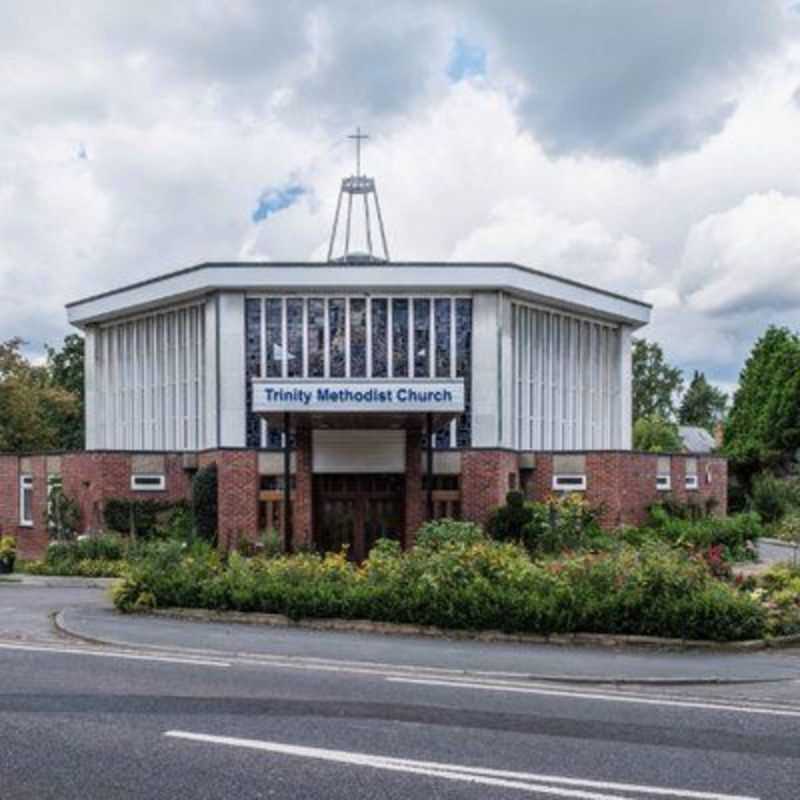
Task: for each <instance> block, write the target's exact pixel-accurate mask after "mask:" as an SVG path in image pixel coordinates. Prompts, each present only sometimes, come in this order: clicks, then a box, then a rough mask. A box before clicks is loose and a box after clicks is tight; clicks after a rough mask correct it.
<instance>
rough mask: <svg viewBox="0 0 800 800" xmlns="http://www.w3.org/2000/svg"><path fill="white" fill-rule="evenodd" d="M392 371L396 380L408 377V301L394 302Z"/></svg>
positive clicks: (399, 300) (397, 300)
mask: <svg viewBox="0 0 800 800" xmlns="http://www.w3.org/2000/svg"><path fill="white" fill-rule="evenodd" d="M392 370H393V375H394V377H395V378H407V377H408V300H405V299H395V300H392Z"/></svg>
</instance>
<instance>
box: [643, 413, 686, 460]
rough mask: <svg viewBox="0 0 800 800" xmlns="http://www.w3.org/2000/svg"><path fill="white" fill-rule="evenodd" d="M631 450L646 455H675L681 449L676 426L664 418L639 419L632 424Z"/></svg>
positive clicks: (681, 443)
mask: <svg viewBox="0 0 800 800" xmlns="http://www.w3.org/2000/svg"><path fill="white" fill-rule="evenodd" d="M633 448H634V450H644V451H646V452H648V453H677V452H679V451H680V450H682V449H683V442H682V441H681V437H680V436H679V435H678V426H677V425H676V424H675V423H674V422H670V421H669V420H668V419H664V417H659V416H658V415H653V416H649V417H639V419H637V420H636V422H635V423H634V424H633Z"/></svg>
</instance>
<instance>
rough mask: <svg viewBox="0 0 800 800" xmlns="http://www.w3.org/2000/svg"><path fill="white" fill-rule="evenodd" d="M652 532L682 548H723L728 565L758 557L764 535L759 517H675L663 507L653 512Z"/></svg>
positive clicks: (750, 515) (654, 507)
mask: <svg viewBox="0 0 800 800" xmlns="http://www.w3.org/2000/svg"><path fill="white" fill-rule="evenodd" d="M649 529H650V530H651V531H652V532H654V533H655V534H657V535H658V537H660V538H662V539H664V540H666V541H667V542H670V543H671V544H674V545H678V546H680V547H686V548H689V549H691V550H694V551H705V552H706V553H707V552H708V551H709V550H710V549H711V548H716V547H721V548H722V552H721V555H722V557H723V558H724V560H726V561H746V560H752V559H754V558H755V557H756V550H755V543H756V542H757V541H758V539H759V537H760V536H761V535H762V534H763V526H762V524H761V519H760V517H759V516H758V514H755V513H748V514H734V515H732V516H730V517H713V516H697V517H694V518H692V517H690V516H689V515H688V513H687V514H686V515H679V516H676V515H675V514H673V513H670V511H669V510H668V509H667V508H665V507H664V506H663V505H660V504H656V505H654V506H652V507H651V508H650V521H649Z"/></svg>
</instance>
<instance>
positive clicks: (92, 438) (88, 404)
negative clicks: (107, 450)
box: [83, 325, 103, 450]
mask: <svg viewBox="0 0 800 800" xmlns="http://www.w3.org/2000/svg"><path fill="white" fill-rule="evenodd" d="M83 341H84V352H83V368H84V376H85V377H84V425H85V429H86V434H85V436H86V440H85V447H86V449H87V450H94V449H97V448H98V447H101V446H103V443H102V442H99V441H98V431H97V402H96V401H97V372H96V349H97V333H96V331H95V328H94V326H92V325H90V326H88V327H87V328H86V332H85V334H84V340H83Z"/></svg>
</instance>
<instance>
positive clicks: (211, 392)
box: [200, 295, 219, 449]
mask: <svg viewBox="0 0 800 800" xmlns="http://www.w3.org/2000/svg"><path fill="white" fill-rule="evenodd" d="M217 319H218V314H217V295H213V296H212V297H209V298H208V300H206V304H205V308H204V319H203V328H204V331H203V333H204V337H205V340H204V342H203V391H204V392H205V396H204V403H203V409H204V419H203V426H202V427H203V436H202V437H201V441H200V447H201V448H206V449H210V448H214V447H218V446H219V426H218V424H217V422H218V413H219V403H218V396H219V373H218V371H217V364H218V361H217Z"/></svg>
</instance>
